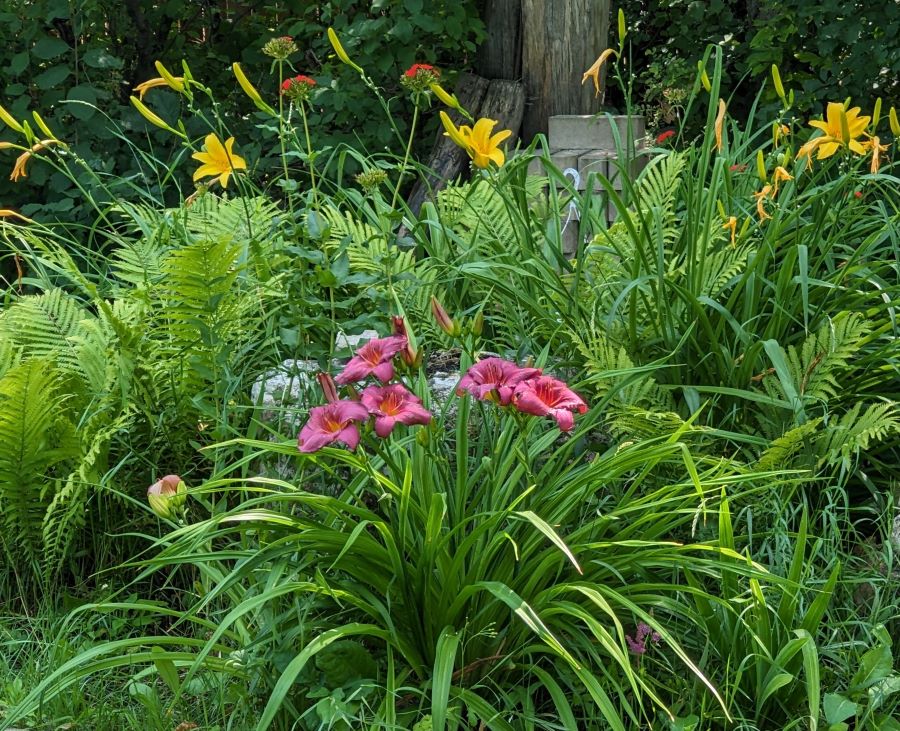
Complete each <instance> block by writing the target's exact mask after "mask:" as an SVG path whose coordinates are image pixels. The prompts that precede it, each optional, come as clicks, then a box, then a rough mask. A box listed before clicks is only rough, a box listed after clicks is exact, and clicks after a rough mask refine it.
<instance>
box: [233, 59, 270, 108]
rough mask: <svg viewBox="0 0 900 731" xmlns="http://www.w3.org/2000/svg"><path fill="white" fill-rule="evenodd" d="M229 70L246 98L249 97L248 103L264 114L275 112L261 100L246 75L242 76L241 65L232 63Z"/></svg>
mask: <svg viewBox="0 0 900 731" xmlns="http://www.w3.org/2000/svg"><path fill="white" fill-rule="evenodd" d="M231 70H232V71H234V75H235V76H236V77H237V80H238V83H239V84H240V85H241V88H242V89H243V90H244V93H245V94H246V95H247V96H248V97H250V101H252V102H253V103H254V104H255V105H256V108H257V109H259V110H260V111H263V112H265V113H266V114H273V115H274V114H275V110H274V109H272V107H270V106H269V105H268V104H266V103H265V102H264V101H263V98H262V97H261V96H260V95H259V92H258V91H257V90H256V87H254V86H253V84H251V83H250V79H248V78H247V76H246V74H244V70H243V69H242V68H241V65H240V64H239V63H233V64H231Z"/></svg>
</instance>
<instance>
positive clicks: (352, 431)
mask: <svg viewBox="0 0 900 731" xmlns="http://www.w3.org/2000/svg"><path fill="white" fill-rule="evenodd" d="M335 441H338V442H343V443H344V444H346V445H347V447H349V448H350V450H351V451H353V450H354V449H356V447H357V446H358V445H359V428H358V427H357V426H356V424H349V425H348V426H345V427H344V428H343V429H341V431H340V433H339V434H338V435H337V439H336V440H335Z"/></svg>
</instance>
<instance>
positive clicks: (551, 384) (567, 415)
mask: <svg viewBox="0 0 900 731" xmlns="http://www.w3.org/2000/svg"><path fill="white" fill-rule="evenodd" d="M513 404H514V405H515V407H516V408H517V409H518V410H519V411H521V412H523V413H525V414H533V415H534V416H552V417H553V418H554V419H556V423H557V424H559V429H560V431H571V430H572V427H573V426H575V416H574V415H573V413H572V412H573V411H577V412H578V413H579V414H583V413H584V412H585V411H587V404H586V403H585V402H584V401H582V399H581V397H580V396H579V395H578V394H577V393H575V392H574V391H572V390H571V389H570V388H569V387H568V386H567V385H566V384H565V383H564V382H563V381H560V380H559V379H558V378H553V377H552V376H541V377H540V378H534V379H532V380H529V381H524V382H523V383H520V384H519V385H518V386H516V392H515V394H514V395H513Z"/></svg>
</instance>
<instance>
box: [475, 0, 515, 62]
mask: <svg viewBox="0 0 900 731" xmlns="http://www.w3.org/2000/svg"><path fill="white" fill-rule="evenodd" d="M484 25H485V28H486V29H487V38H486V39H485V40H484V42H483V43H482V44H481V46H480V47H479V48H478V56H477V63H478V73H479V74H480V75H481V76H485V77H487V78H489V79H518V78H519V77H520V76H521V74H522V0H488V3H487V7H486V8H485V12H484Z"/></svg>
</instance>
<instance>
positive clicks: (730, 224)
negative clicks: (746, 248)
mask: <svg viewBox="0 0 900 731" xmlns="http://www.w3.org/2000/svg"><path fill="white" fill-rule="evenodd" d="M722 228H724V229H725V230H726V231H731V245H732V246H734V241H735V238H736V237H737V216H729V217H728V220H727V221H726V222H725V223H723V224H722Z"/></svg>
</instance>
